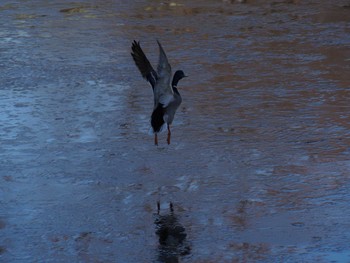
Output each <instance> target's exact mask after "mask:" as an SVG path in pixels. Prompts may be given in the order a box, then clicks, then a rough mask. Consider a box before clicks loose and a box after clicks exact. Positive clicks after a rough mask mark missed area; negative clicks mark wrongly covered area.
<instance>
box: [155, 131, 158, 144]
mask: <svg viewBox="0 0 350 263" xmlns="http://www.w3.org/2000/svg"><path fill="white" fill-rule="evenodd" d="M154 144H155V145H157V146H158V133H155V134H154Z"/></svg>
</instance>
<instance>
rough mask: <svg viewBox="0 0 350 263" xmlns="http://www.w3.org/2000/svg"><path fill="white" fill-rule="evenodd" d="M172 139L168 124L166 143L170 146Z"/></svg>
mask: <svg viewBox="0 0 350 263" xmlns="http://www.w3.org/2000/svg"><path fill="white" fill-rule="evenodd" d="M170 137H171V131H170V125H169V124H168V137H167V139H166V141H167V142H168V144H170Z"/></svg>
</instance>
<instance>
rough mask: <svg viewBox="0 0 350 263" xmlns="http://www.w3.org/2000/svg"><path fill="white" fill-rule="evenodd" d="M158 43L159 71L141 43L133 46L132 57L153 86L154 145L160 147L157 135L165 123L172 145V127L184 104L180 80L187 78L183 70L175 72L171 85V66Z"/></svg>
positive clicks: (152, 121) (168, 139)
mask: <svg viewBox="0 0 350 263" xmlns="http://www.w3.org/2000/svg"><path fill="white" fill-rule="evenodd" d="M157 42H158V45H159V62H158V67H157V71H155V70H154V69H153V67H152V65H151V63H150V62H149V60H148V59H147V57H146V55H145V53H144V52H143V51H142V49H141V46H140V42H136V41H134V42H133V43H132V46H131V49H132V52H131V55H132V57H133V59H134V61H135V64H136V66H137V67H138V69H139V70H140V72H141V74H142V77H144V78H145V79H146V80H147V81H148V82H149V83H150V84H151V86H152V89H153V95H154V108H153V113H152V117H151V125H152V128H153V132H154V143H155V144H156V145H158V137H157V134H158V132H160V130H161V128H162V126H163V125H164V123H166V124H167V128H168V137H167V142H168V144H170V136H171V132H170V125H171V124H172V122H173V120H174V116H175V112H176V110H177V108H178V107H179V106H180V104H181V102H182V98H181V95H180V93H179V91H178V90H177V88H176V87H177V83H178V82H179V80H180V79H182V78H184V77H186V76H185V74H184V72H183V71H182V70H178V71H176V72H175V74H174V76H173V79H172V83H171V85H170V79H171V66H170V64H169V62H168V58H167V56H166V54H165V52H164V50H163V48H162V45H161V44H160V43H159V41H157Z"/></svg>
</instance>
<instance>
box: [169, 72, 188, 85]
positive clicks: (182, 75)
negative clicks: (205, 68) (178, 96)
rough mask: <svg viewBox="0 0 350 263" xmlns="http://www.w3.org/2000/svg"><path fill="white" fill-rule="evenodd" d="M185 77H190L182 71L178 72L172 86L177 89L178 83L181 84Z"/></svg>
mask: <svg viewBox="0 0 350 263" xmlns="http://www.w3.org/2000/svg"><path fill="white" fill-rule="evenodd" d="M185 77H188V76H186V75H185V73H184V72H183V71H182V70H177V71H176V72H175V74H174V77H173V82H172V86H173V87H176V86H177V83H178V82H179V80H180V79H183V78H185Z"/></svg>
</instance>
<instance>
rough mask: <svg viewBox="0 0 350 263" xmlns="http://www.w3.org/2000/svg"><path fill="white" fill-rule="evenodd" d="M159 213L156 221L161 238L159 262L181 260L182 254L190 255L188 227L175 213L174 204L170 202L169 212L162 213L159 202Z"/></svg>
mask: <svg viewBox="0 0 350 263" xmlns="http://www.w3.org/2000/svg"><path fill="white" fill-rule="evenodd" d="M157 210H158V211H157V215H156V219H155V221H154V223H155V225H156V235H157V236H158V238H159V246H158V260H157V261H158V262H164V263H175V262H179V258H180V257H181V256H186V255H189V254H190V252H191V247H190V244H189V242H188V241H187V239H186V238H187V234H186V229H185V228H184V227H183V226H182V225H181V223H180V222H179V220H178V217H177V216H176V215H175V213H174V206H173V204H172V203H171V202H170V204H169V212H168V213H166V214H164V215H161V214H160V202H157Z"/></svg>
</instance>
